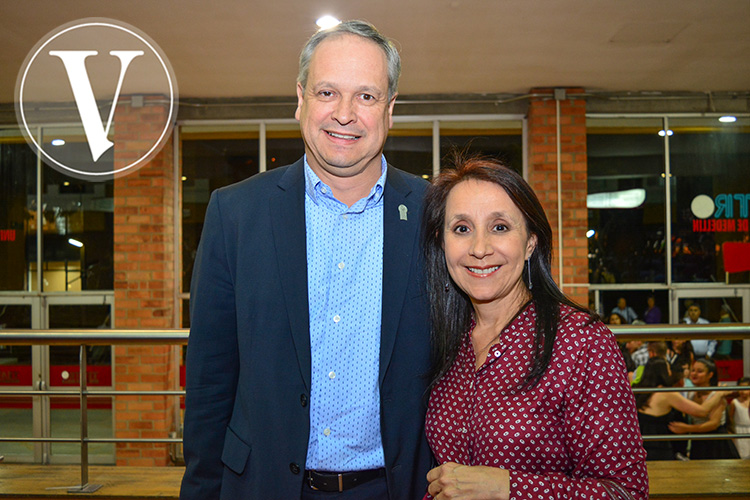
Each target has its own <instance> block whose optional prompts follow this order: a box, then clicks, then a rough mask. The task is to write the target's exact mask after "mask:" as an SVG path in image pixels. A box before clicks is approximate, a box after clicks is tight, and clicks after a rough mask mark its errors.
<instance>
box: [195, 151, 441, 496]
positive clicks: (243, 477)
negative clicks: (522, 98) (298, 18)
mask: <svg viewBox="0 0 750 500" xmlns="http://www.w3.org/2000/svg"><path fill="white" fill-rule="evenodd" d="M426 185H427V183H426V182H424V181H423V180H422V179H418V178H416V177H414V176H411V175H409V174H406V173H404V172H401V171H399V170H396V169H394V168H393V167H390V166H389V167H388V174H387V180H386V188H385V191H384V221H383V234H384V245H383V309H382V332H381V344H380V376H379V382H380V401H381V427H382V440H383V449H384V453H385V463H386V475H387V482H388V486H389V492H390V495H391V500H396V499H397V500H407V499H413V498H418V497H421V495H422V494H423V493H424V491H425V488H426V486H427V481H426V479H425V475H426V473H427V471H428V469H429V466H430V460H431V453H430V450H429V447H428V446H427V443H426V440H425V438H424V415H425V410H426V408H425V403H426V399H425V393H426V389H427V382H428V380H427V378H426V377H424V375H425V374H426V373H427V372H428V370H429V366H430V365H429V362H430V355H429V351H430V341H429V331H428V325H429V321H428V319H427V318H428V313H427V303H426V300H425V296H424V293H423V282H422V279H421V276H422V274H423V271H422V266H423V258H422V252H421V250H420V246H419V238H418V236H419V228H420V213H421V207H420V203H421V201H422V196H423V192H424V189H425V187H426ZM304 186H305V183H304V174H303V163H302V160H300V161H298V162H296V163H295V164H293V165H291V166H289V167H285V168H278V169H274V170H272V171H269V172H267V173H265V174H259V175H256V176H253V177H251V178H250V179H247V180H245V181H243V182H240V183H238V184H235V185H233V186H230V187H227V188H222V189H219V190H218V191H216V192H215V193H214V194H213V195H212V197H211V201H210V203H209V206H208V209H207V214H206V222H205V225H204V229H203V235H202V237H201V242H200V247H199V250H198V255H197V257H196V264H195V271H194V277H193V281H192V289H191V297H190V305H191V332H190V339H189V344H188V351H187V362H186V364H187V385H186V389H187V397H186V410H185V432H184V443H185V445H184V451H185V459H186V463H187V467H186V473H185V480H184V481H183V486H182V492H181V498H182V499H183V500H209V499H215V498H222V499H226V500H238V499H262V500H274V499H278V500H288V499H294V498H300V494H301V491H302V485H303V476H304V474H303V472H304V469H305V458H306V454H307V446H308V437H309V433H310V419H309V397H310V378H311V355H310V335H309V318H308V298H307V269H306V253H305V252H306V250H305V249H306V246H305V241H306V236H305V201H304V200H305V193H304ZM401 205H404V206H406V207H407V209H408V218H407V220H400V217H399V215H400V211H399V206H401ZM219 491H221V494H219Z"/></svg>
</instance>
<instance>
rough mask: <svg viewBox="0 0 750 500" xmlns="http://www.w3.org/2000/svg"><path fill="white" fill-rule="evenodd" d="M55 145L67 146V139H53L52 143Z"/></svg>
mask: <svg viewBox="0 0 750 500" xmlns="http://www.w3.org/2000/svg"><path fill="white" fill-rule="evenodd" d="M50 144H52V145H53V146H65V140H64V139H52V142H51V143H50Z"/></svg>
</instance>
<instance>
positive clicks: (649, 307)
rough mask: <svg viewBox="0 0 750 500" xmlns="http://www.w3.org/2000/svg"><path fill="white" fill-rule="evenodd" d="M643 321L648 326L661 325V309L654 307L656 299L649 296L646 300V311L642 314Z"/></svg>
mask: <svg viewBox="0 0 750 500" xmlns="http://www.w3.org/2000/svg"><path fill="white" fill-rule="evenodd" d="M643 321H645V322H646V323H647V324H649V325H653V324H656V323H661V309H659V307H658V306H657V305H656V297H654V296H653V295H649V296H648V298H647V299H646V311H645V312H644V313H643Z"/></svg>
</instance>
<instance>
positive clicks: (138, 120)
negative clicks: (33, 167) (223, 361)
mask: <svg viewBox="0 0 750 500" xmlns="http://www.w3.org/2000/svg"><path fill="white" fill-rule="evenodd" d="M166 111H167V109H166V107H164V106H162V105H159V104H156V103H153V102H149V100H146V105H145V106H143V107H140V108H131V107H130V106H129V105H127V104H125V105H119V106H118V107H117V111H116V112H115V136H114V143H115V169H117V168H120V167H119V166H120V165H127V164H129V163H131V162H132V161H133V160H134V156H133V155H134V152H133V149H134V148H138V147H142V146H143V144H144V136H148V135H149V134H151V135H153V134H156V133H158V131H159V128H161V127H162V124H163V121H162V117H163V116H165V113H166ZM172 158H173V151H172V142H171V140H169V141H168V142H167V144H166V146H165V147H164V148H163V149H162V150H161V152H160V153H158V154H157V155H156V156H155V157H154V158H153V159H152V160H151V161H150V162H149V163H148V164H147V165H145V166H143V167H141V168H140V169H139V170H138V171H136V172H134V173H131V174H129V175H127V176H124V177H120V178H118V179H115V187H114V199H115V202H114V203H115V208H114V226H115V227H114V266H115V269H114V272H115V283H114V288H115V326H116V327H117V328H127V329H139V328H172V327H173V320H174V315H175V314H176V311H175V310H174V300H173V293H174V267H173V266H174V253H175V252H174V248H175V242H174V229H173V227H174V224H173V221H174V214H173V210H174V209H173V206H174V194H173V193H174V191H173V190H174V183H175V182H176V180H175V178H174V168H173V166H172ZM171 353H172V347H171V346H139V345H134V346H125V345H122V346H116V347H115V358H114V362H115V389H116V390H149V391H153V390H170V389H174V387H173V385H172V381H173V377H174V373H175V370H176V369H177V368H176V367H174V366H172V364H171V360H172V356H171ZM173 399H174V398H171V397H170V398H168V397H166V396H118V397H116V398H115V403H114V407H115V437H118V438H165V437H168V433H169V431H170V430H171V424H172V421H171V415H172V413H171V412H172V409H173V408H172V404H173ZM116 450H117V451H116V460H117V465H137V466H154V465H165V464H167V463H168V462H169V455H168V448H167V445H164V444H153V443H118V444H117V446H116Z"/></svg>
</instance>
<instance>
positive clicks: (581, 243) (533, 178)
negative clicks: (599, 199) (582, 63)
mask: <svg viewBox="0 0 750 500" xmlns="http://www.w3.org/2000/svg"><path fill="white" fill-rule="evenodd" d="M565 90H566V96H565V97H566V99H565V100H562V101H560V162H561V174H560V179H558V178H557V159H558V156H557V155H558V152H557V136H556V130H557V121H556V120H557V118H556V101H555V98H554V89H533V90H531V93H532V94H541V95H542V96H540V97H534V98H532V99H531V102H530V104H529V115H528V117H529V135H528V138H529V183H530V184H531V186H532V187H533V188H534V190H535V191H536V193H537V195H538V196H539V200H540V201H541V202H542V206H544V209H545V211H546V212H547V217H548V219H549V222H550V225H551V226H552V234H553V240H554V242H553V248H552V251H553V263H552V265H553V269H552V275H553V276H554V278H555V280H556V281H557V280H558V279H559V267H558V265H559V264H558V262H559V259H560V258H561V256H560V255H559V243H558V242H559V238H560V235H559V231H558V194H557V189H558V182H561V183H562V185H561V188H562V189H561V194H562V238H563V249H562V265H563V291H564V292H565V293H566V294H568V295H569V296H570V297H571V298H572V299H573V300H575V301H576V302H578V303H580V304H582V305H588V289H587V288H585V287H571V286H570V285H572V284H578V283H588V241H587V239H586V231H587V229H588V211H587V209H586V195H587V192H588V187H587V159H586V101H585V100H584V99H583V98H578V99H576V98H575V95H576V94H581V93H582V92H583V89H579V88H574V89H565Z"/></svg>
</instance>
